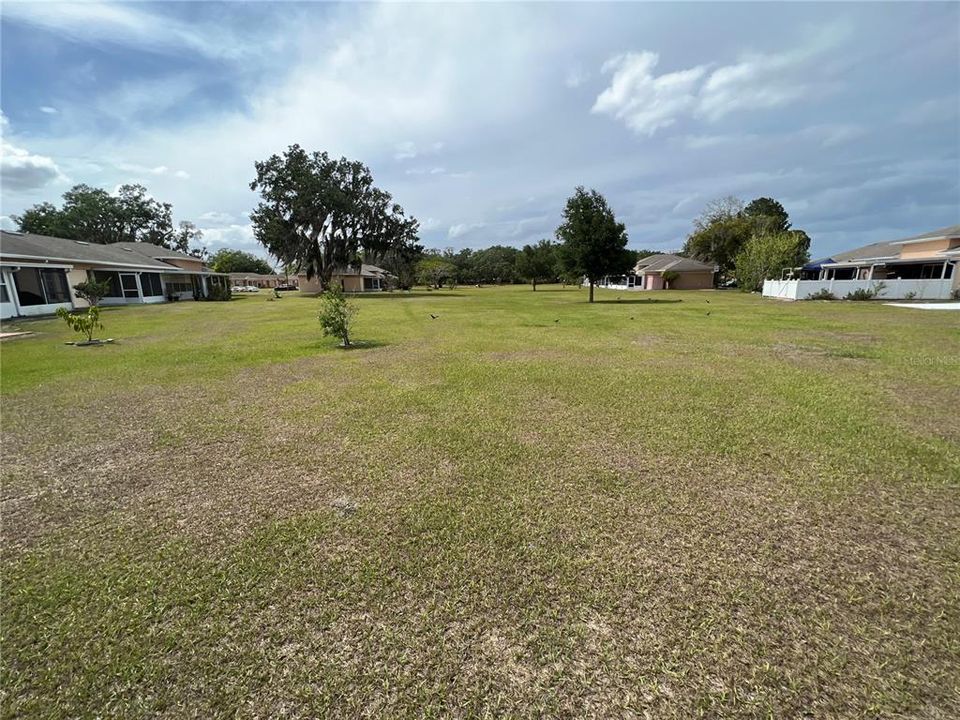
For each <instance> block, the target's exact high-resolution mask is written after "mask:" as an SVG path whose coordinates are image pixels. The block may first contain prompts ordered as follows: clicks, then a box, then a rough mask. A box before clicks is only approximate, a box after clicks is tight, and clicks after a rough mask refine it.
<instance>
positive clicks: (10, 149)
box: [0, 140, 66, 192]
mask: <svg viewBox="0 0 960 720" xmlns="http://www.w3.org/2000/svg"><path fill="white" fill-rule="evenodd" d="M0 180H2V183H3V188H4V189H5V190H9V191H13V192H25V191H29V190H38V189H39V188H42V187H45V186H46V185H49V184H50V183H52V182H54V181H57V180H66V177H65V176H64V175H63V173H62V172H60V168H59V167H57V164H56V163H55V162H54V161H53V158H49V157H46V156H44V155H35V154H33V153H31V152H29V151H28V150H24V149H23V148H19V147H16V146H14V145H11V144H10V143H8V142H7V141H5V140H4V141H3V142H2V143H0Z"/></svg>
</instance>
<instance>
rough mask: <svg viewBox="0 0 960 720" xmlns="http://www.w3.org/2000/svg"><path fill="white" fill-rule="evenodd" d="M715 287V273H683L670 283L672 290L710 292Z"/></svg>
mask: <svg viewBox="0 0 960 720" xmlns="http://www.w3.org/2000/svg"><path fill="white" fill-rule="evenodd" d="M712 287H713V273H712V272H710V271H703V272H698V271H688V272H681V273H680V277H678V278H677V279H676V280H674V281H673V282H671V283H670V289H671V290H708V289H710V288H712Z"/></svg>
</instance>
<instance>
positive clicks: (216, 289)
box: [207, 285, 233, 302]
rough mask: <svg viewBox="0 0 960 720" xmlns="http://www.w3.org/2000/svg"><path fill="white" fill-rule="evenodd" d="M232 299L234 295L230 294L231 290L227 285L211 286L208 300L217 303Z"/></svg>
mask: <svg viewBox="0 0 960 720" xmlns="http://www.w3.org/2000/svg"><path fill="white" fill-rule="evenodd" d="M232 297H233V295H232V294H231V293H230V288H229V287H227V286H226V285H211V286H210V292H209V293H208V294H207V300H214V301H217V302H223V301H226V300H230V299H231V298H232Z"/></svg>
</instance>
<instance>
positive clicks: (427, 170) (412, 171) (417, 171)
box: [404, 167, 446, 175]
mask: <svg viewBox="0 0 960 720" xmlns="http://www.w3.org/2000/svg"><path fill="white" fill-rule="evenodd" d="M445 172H446V170H444V169H443V168H442V167H419V168H409V169H407V170H405V171H404V174H406V175H443V174H444V173H445Z"/></svg>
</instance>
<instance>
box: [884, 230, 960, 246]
mask: <svg viewBox="0 0 960 720" xmlns="http://www.w3.org/2000/svg"><path fill="white" fill-rule="evenodd" d="M948 238H960V225H950V226H949V227H945V228H940V229H939V230H931V231H930V232H926V233H923V234H922V235H914V236H913V237H908V238H904V239H903V240H894V241H893V244H894V245H906V244H908V243H916V242H926V241H928V240H946V239H948Z"/></svg>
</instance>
